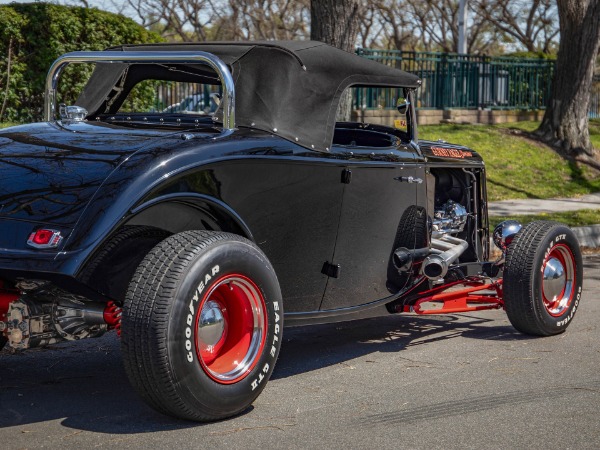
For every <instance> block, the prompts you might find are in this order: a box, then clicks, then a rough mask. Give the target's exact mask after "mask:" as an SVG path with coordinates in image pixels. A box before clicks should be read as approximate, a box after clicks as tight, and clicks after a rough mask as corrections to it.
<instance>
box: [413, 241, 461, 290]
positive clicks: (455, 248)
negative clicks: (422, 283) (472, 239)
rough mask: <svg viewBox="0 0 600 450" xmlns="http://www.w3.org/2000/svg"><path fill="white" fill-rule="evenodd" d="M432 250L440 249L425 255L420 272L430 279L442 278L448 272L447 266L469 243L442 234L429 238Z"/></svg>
mask: <svg viewBox="0 0 600 450" xmlns="http://www.w3.org/2000/svg"><path fill="white" fill-rule="evenodd" d="M431 248H432V250H433V251H441V253H435V254H431V255H429V256H427V258H425V260H424V261H423V265H422V266H421V272H422V273H423V275H425V276H426V277H427V278H429V279H431V280H437V279H439V278H443V277H445V276H446V274H447V273H448V267H450V265H451V264H452V263H453V262H454V261H456V260H457V259H458V258H459V257H460V255H462V254H463V253H464V252H465V250H466V249H467V248H469V243H468V242H467V241H464V240H462V239H458V238H455V237H452V236H444V237H442V238H440V239H432V240H431Z"/></svg>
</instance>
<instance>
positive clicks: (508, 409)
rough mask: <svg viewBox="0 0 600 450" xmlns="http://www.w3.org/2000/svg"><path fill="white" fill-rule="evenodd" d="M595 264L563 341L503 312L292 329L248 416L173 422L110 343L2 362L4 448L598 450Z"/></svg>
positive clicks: (0, 435) (591, 259)
mask: <svg viewBox="0 0 600 450" xmlns="http://www.w3.org/2000/svg"><path fill="white" fill-rule="evenodd" d="M599 289H600V255H594V256H588V257H586V279H585V284H584V296H583V301H582V303H581V306H580V309H579V311H578V312H577V315H576V317H575V319H574V321H573V323H572V324H571V326H570V328H569V329H568V330H567V332H566V333H564V334H562V335H559V336H555V337H550V338H531V337H527V336H523V335H520V334H518V333H517V332H516V331H514V330H513V329H512V327H511V326H510V324H509V323H508V320H507V318H506V316H505V315H504V313H503V312H502V311H491V312H484V313H479V314H472V315H467V314H464V315H462V314H461V315H454V316H439V317H433V316H431V317H413V316H405V317H401V316H388V317H384V318H380V319H369V320H363V321H357V322H349V323H344V324H337V325H321V326H315V327H302V328H295V329H287V330H286V334H285V342H284V346H283V349H282V353H281V356H280V359H279V362H278V365H277V367H276V369H275V373H274V376H273V378H272V379H271V381H270V382H269V384H268V386H267V388H266V390H265V391H264V392H263V394H262V395H261V396H260V397H259V399H258V400H257V401H256V402H255V404H254V406H253V407H252V408H251V409H250V410H249V411H248V412H246V413H245V414H244V415H242V416H240V417H237V418H234V419H230V420H227V421H223V422H219V423H213V424H205V425H202V424H195V423H188V422H181V421H176V420H172V419H169V418H167V417H164V416H161V415H159V414H157V413H155V412H153V411H152V410H151V409H150V408H148V407H146V406H145V405H144V404H143V403H142V402H141V401H140V400H139V399H138V398H137V397H136V395H135V394H134V393H133V392H132V390H131V388H130V386H129V384H128V382H127V379H126V378H125V374H124V371H123V368H122V366H121V361H120V351H119V344H118V341H117V339H116V338H115V337H114V336H105V337H103V338H100V339H97V340H89V341H85V342H79V343H76V344H68V345H62V346H61V348H60V349H58V348H54V349H45V350H38V351H34V352H30V353H25V354H21V355H15V356H13V355H8V354H6V352H5V353H0V389H1V391H0V448H13V449H20V448H42V447H44V448H61V449H65V448H78V449H79V448H96V447H105V448H129V449H132V448H149V447H151V446H152V447H157V448H175V447H176V448H178V449H185V448H244V449H245V448H285V449H287V448H342V447H344V448H345V447H348V448H394V449H396V448H428V449H429V448H444V449H446V448H461V449H463V448H478V449H479V448H528V449H555V448H565V449H566V448H600V328H599V326H598V319H599V318H600V302H599V301H598V295H597V292H598V291H599Z"/></svg>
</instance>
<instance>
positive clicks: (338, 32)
mask: <svg viewBox="0 0 600 450" xmlns="http://www.w3.org/2000/svg"><path fill="white" fill-rule="evenodd" d="M361 9H362V7H361V2H360V1H359V0H311V2H310V38H311V39H312V40H314V41H321V42H325V43H326V44H329V45H332V46H334V47H337V48H341V49H342V50H345V51H347V52H353V51H354V46H355V44H356V38H357V37H358V27H359V25H360V14H361ZM351 111H352V93H351V91H350V90H349V89H348V90H347V91H346V93H345V94H344V95H342V98H341V101H340V106H339V108H338V117H337V120H350V113H351Z"/></svg>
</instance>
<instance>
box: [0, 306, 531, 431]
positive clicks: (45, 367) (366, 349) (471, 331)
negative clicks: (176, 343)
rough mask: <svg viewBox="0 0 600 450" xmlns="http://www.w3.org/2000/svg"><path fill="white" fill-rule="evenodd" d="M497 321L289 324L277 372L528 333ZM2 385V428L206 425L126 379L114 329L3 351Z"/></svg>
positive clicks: (435, 318)
mask: <svg viewBox="0 0 600 450" xmlns="http://www.w3.org/2000/svg"><path fill="white" fill-rule="evenodd" d="M494 322H497V321H496V320H492V319H486V318H481V317H470V316H464V315H462V316H428V317H415V316H407V317H398V316H385V317H380V318H374V319H364V320H358V321H353V322H345V323H338V324H326V325H316V326H304V327H296V328H288V329H286V332H285V337H284V344H283V348H282V352H281V354H280V359H279V361H278V363H277V366H276V368H275V372H274V374H273V379H282V378H287V377H290V376H294V375H297V374H301V373H304V372H309V371H312V370H317V369H320V368H324V367H328V366H332V365H335V364H339V363H341V362H344V361H349V360H351V359H353V358H357V357H360V356H364V355H368V354H370V353H373V352H400V351H402V350H403V349H405V348H408V347H411V346H415V345H426V344H430V343H434V342H435V341H438V340H448V339H453V338H455V337H458V336H469V337H472V338H477V339H507V340H513V339H523V338H525V337H522V336H521V335H519V334H518V333H516V332H515V331H514V330H513V329H512V328H511V327H509V326H494V325H491V323H494ZM316 349H319V350H318V352H317V351H316ZM0 386H1V390H0V429H1V428H5V427H18V429H20V431H21V432H24V433H26V432H35V428H34V427H31V426H30V425H33V424H35V423H38V422H46V421H54V420H60V421H61V424H62V425H63V426H65V427H68V428H71V429H75V430H84V431H92V432H98V433H110V434H134V433H151V432H157V431H158V432H160V431H167V430H177V429H185V428H190V427H198V426H202V424H198V423H191V422H186V421H181V420H175V419H171V418H168V417H166V416H163V415H161V414H159V413H157V412H154V411H153V410H152V409H151V408H149V407H147V406H146V405H145V404H144V403H143V402H142V401H141V399H140V398H139V397H138V396H137V395H136V393H135V392H134V391H133V389H132V388H131V386H130V384H129V382H128V381H127V378H126V375H125V370H124V369H123V366H122V363H121V352H120V348H119V342H118V339H117V338H116V336H114V335H113V334H109V335H106V336H103V337H101V338H99V339H91V340H87V341H81V342H77V343H67V344H60V345H57V346H53V347H50V348H46V349H36V350H32V351H29V352H25V353H22V354H16V355H10V354H8V353H7V351H6V350H5V351H3V352H0ZM250 411H251V408H250V409H249V410H247V411H246V413H248V412H250ZM67 434H68V433H67Z"/></svg>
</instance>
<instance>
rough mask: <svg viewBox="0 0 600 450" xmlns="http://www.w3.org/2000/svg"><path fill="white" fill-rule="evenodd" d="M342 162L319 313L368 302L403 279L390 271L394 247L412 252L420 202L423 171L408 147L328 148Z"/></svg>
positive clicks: (396, 288) (387, 293)
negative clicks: (339, 197) (333, 238)
mask: <svg viewBox="0 0 600 450" xmlns="http://www.w3.org/2000/svg"><path fill="white" fill-rule="evenodd" d="M333 152H336V153H338V154H339V155H340V156H344V157H345V158H347V162H348V165H347V168H346V176H345V177H346V180H345V181H346V184H345V186H344V193H343V201H342V208H341V212H340V225H339V228H338V235H337V239H336V245H335V251H334V256H333V260H332V261H331V262H330V263H331V264H330V266H329V267H328V268H327V269H328V270H329V279H328V282H327V287H326V290H325V294H324V297H323V302H322V303H321V308H320V309H321V310H331V309H338V308H344V307H349V306H355V305H360V304H365V303H369V302H372V301H375V300H379V299H382V298H385V297H388V296H390V295H392V294H394V293H396V292H398V291H399V290H400V289H401V288H402V287H404V285H405V284H406V282H407V280H408V276H407V275H406V274H404V275H402V274H399V273H398V271H397V270H396V269H395V268H394V266H393V263H392V260H391V256H392V253H393V251H394V250H395V249H396V248H398V247H408V248H415V227H414V220H412V221H411V220H407V217H414V214H415V212H419V213H422V211H424V208H420V207H419V202H418V201H417V198H419V199H421V201H424V199H425V194H424V191H425V167H424V164H423V162H422V161H420V160H419V158H418V156H417V155H416V153H415V152H414V150H413V148H412V147H410V146H408V145H404V144H398V145H394V146H391V147H387V148H380V147H377V148H358V147H356V148H351V147H349V146H334V147H333Z"/></svg>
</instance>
